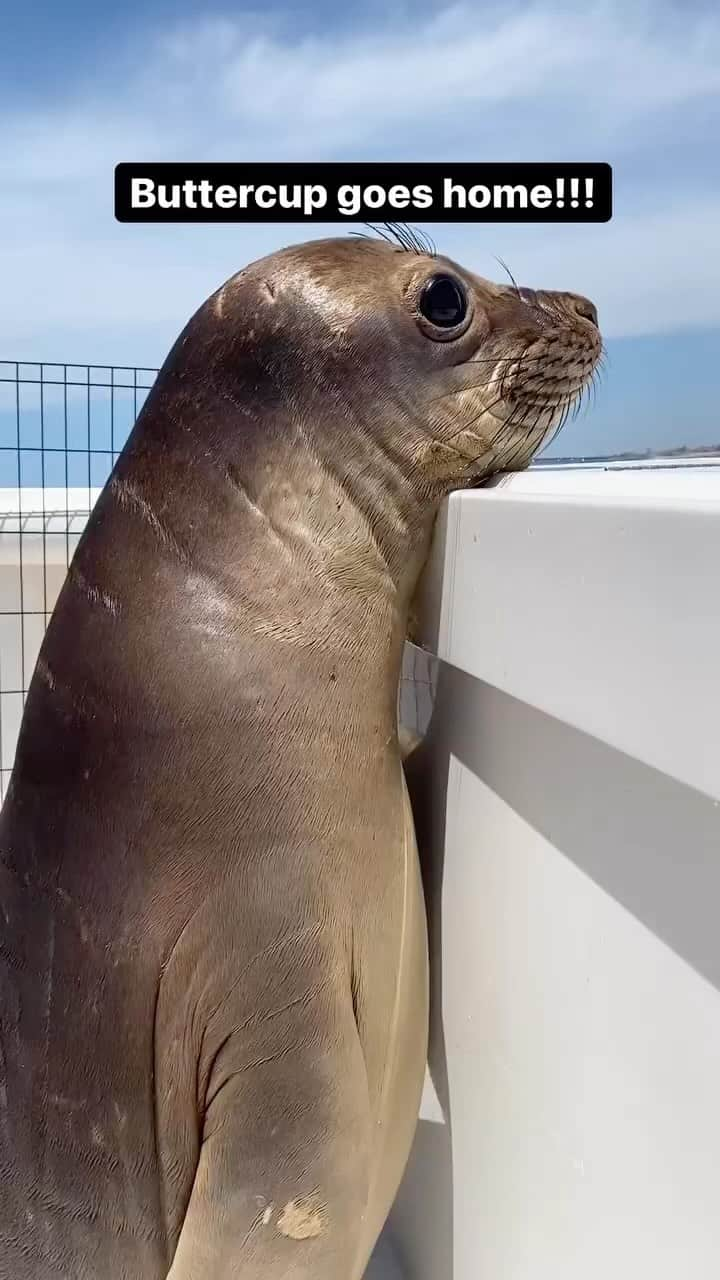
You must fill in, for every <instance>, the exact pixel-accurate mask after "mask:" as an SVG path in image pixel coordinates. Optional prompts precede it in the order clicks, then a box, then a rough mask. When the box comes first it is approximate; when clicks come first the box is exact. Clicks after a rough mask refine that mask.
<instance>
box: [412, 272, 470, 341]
mask: <svg viewBox="0 0 720 1280" xmlns="http://www.w3.org/2000/svg"><path fill="white" fill-rule="evenodd" d="M419 306H420V312H421V314H422V315H423V316H424V317H425V319H426V320H429V322H430V324H433V325H435V326H436V327H437V328H438V329H455V328H456V327H457V326H458V325H459V324H462V322H463V320H464V319H465V316H466V315H467V309H468V301H467V294H466V293H465V290H464V288H463V286H462V285H461V283H460V281H459V280H455V279H454V278H453V277H452V276H433V278H432V280H428V282H427V284H426V285H425V287H424V288H423V291H422V293H421V294H420V301H419Z"/></svg>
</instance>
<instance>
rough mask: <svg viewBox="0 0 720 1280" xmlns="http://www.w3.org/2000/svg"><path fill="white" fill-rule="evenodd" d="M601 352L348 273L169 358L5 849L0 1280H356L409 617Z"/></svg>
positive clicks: (302, 259) (418, 288)
mask: <svg viewBox="0 0 720 1280" xmlns="http://www.w3.org/2000/svg"><path fill="white" fill-rule="evenodd" d="M448 282H450V283H449V284H448ZM453 288H454V289H455V294H454V295H453ZM438 290H439V292H438ZM433 291H434V300H433ZM461 312H462V315H461V314H460V313H461ZM449 320H450V321H451V323H448V321H449ZM599 349H600V340H599V337H598V334H597V328H596V322H595V318H594V315H593V314H592V308H590V304H588V303H586V302H585V301H584V300H583V299H577V298H575V297H574V296H573V295H560V294H556V295H534V294H533V295H530V294H529V293H527V292H526V291H518V290H516V289H514V288H513V289H509V288H506V287H504V286H496V285H490V284H489V283H487V282H484V281H479V280H477V278H475V277H473V276H471V275H470V274H469V273H467V272H464V271H462V270H461V269H460V268H459V267H456V266H455V265H454V264H451V263H448V262H447V261H446V260H444V259H437V258H434V257H432V256H430V255H425V254H421V253H405V252H400V251H398V250H397V249H394V248H392V247H391V246H390V245H388V244H385V243H380V242H376V241H367V242H366V241H352V240H343V241H325V242H322V241H318V242H314V243H311V244H309V245H305V246H299V247H296V248H293V249H289V250H285V251H283V252H282V253H279V254H276V255H273V257H272V258H270V259H266V260H264V261H263V262H260V263H257V264H255V265H254V266H253V267H251V268H248V269H247V270H246V271H245V272H242V273H240V275H239V276H236V277H234V278H233V280H231V281H229V282H228V284H227V285H225V286H224V287H223V289H222V290H220V291H219V292H218V293H217V294H216V295H214V296H213V297H212V298H211V299H210V300H209V301H208V303H206V304H205V305H204V306H203V307H202V308H201V309H200V311H199V312H198V313H197V315H196V316H195V317H194V318H193V320H192V321H191V322H190V324H189V325H188V327H187V329H186V331H185V332H184V334H183V335H181V337H180V339H179V340H178V342H177V343H176V345H175V347H174V348H173V351H172V352H171V353H170V356H169V357H168V360H167V361H166V364H165V366H164V368H163V370H162V371H161V373H160V376H159V378H158V381H157V383H156V385H155V387H154V388H153V390H152V392H151V394H150V396H149V397H148V400H147V403H146V405H145V407H144V409H143V411H142V413H141V415H140V417H139V419H138V422H137V424H136V426H135V429H134V431H133V433H132V435H131V437H130V439H129V441H128V444H127V446H126V448H125V449H124V451H123V453H122V455H121V457H120V459H119V460H118V463H117V465H116V467H115V469H114V471H113V474H112V476H111V479H110V481H109V483H108V485H107V486H106V488H105V490H104V491H103V493H102V495H101V497H100V499H99V501H98V503H97V505H96V507H95V510H94V511H93V513H92V515H91V518H90V520H89V522H88V525H87V528H86V531H85V533H84V535H83V537H82V540H81V542H80V545H79V547H78V550H77V552H76V555H75V557H74V560H73V563H72V566H71V569H70V572H69V574H68V578H67V580H66V583H65V585H64V587H63V590H62V592H61V595H60V598H59V600H58V603H57V606H56V608H55V612H54V614H53V618H52V620H51V623H50V626H49V628H48V631H47V634H46V637H45V641H44V644H43V648H42V651H41V655H40V659H39V661H38V665H37V668H36V671H35V674H34V677H33V681H32V684H31V688H30V692H29V695H28V700H27V705H26V709H25V715H24V719H23V724H22V729H21V734H20V739H19V744H18V751H17V757H16V762H15V768H14V771H13V775H12V780H11V784H10V787H9V791H8V795H7V798H6V801H5V805H4V807H3V810H2V815H1V817H0V857H1V861H0V905H1V907H2V918H1V920H0V1036H1V1039H0V1048H1V1050H2V1053H1V1056H0V1072H1V1075H0V1168H1V1170H2V1180H1V1181H0V1280H60V1278H61V1277H72V1280H110V1278H111V1277H112V1280H121V1278H122V1280H160V1278H161V1277H167V1276H169V1277H171V1278H172V1280H200V1277H205V1276H208V1277H213V1280H226V1278H227V1280H229V1277H231V1276H232V1277H233V1278H234V1280H260V1278H262V1280H273V1277H277V1278H278V1280H280V1277H282V1278H283V1280H310V1277H312V1278H313V1280H340V1278H342V1280H358V1277H360V1276H361V1275H362V1273H363V1270H364V1268H365V1265H366V1263H367V1260H368V1257H369V1255H370V1252H371V1250H372V1247H373V1244H374V1242H375V1239H376V1237H377V1235H378V1233H379V1231H380V1229H381V1226H382V1223H383V1221H384V1218H385V1216H386V1214H387V1212H388V1209H389V1207H390V1204H391V1201H392V1198H393V1195H394V1193H395V1190H396V1187H397V1184H398V1182H399V1179H400V1177H401V1174H402V1170H403V1167H404V1164H405V1161H406V1158H407V1154H408V1151H409V1147H410V1143H411V1140H412V1136H413V1130H414V1126H415V1121H416V1116H417V1110H418V1103H419V1097H420V1091H421V1087H422V1080H423V1074H424V1065H425V1055H426V1037H427V957H426V942H425V921H424V911H423V902H422V891H421V886H420V879H419V872H418V863H417V853H416V848H415V842H414V835H413V827H412V819H411V815H410V810H409V805H408V800H407V793H406V790H405V785H404V780H403V774H402V766H401V760H400V750H399V745H398V735H397V724H396V696H397V684H398V677H399V670H400V661H401V655H402V646H403V639H404V634H405V628H406V622H407V613H408V607H409V603H410V599H411V596H412V592H413V589H414V586H415V583H416V581H417V577H418V574H419V572H420V569H421V567H422V563H423V560H424V558H425V555H426V553H427V549H428V545H429V539H430V534H431V530H432V524H433V519H434V516H435V513H436V510H437V506H438V504H439V502H440V500H441V499H442V497H443V496H444V494H445V493H447V491H448V490H449V489H450V488H452V487H456V486H458V485H463V484H470V483H473V482H475V481H476V480H477V479H478V477H481V476H482V475H485V474H487V473H488V472H489V471H491V470H493V469H501V468H502V467H504V466H507V465H524V464H525V462H527V460H528V458H529V457H530V456H531V455H532V453H533V452H534V451H535V450H536V449H537V447H538V446H539V444H540V443H541V442H542V440H543V439H545V438H546V437H547V433H548V431H549V430H550V429H551V427H552V426H553V424H554V423H556V422H557V420H558V418H559V416H560V414H561V413H562V411H563V409H564V408H565V406H566V405H567V404H569V403H570V401H571V400H572V399H573V398H575V397H576V396H577V395H578V393H579V392H580V390H581V388H582V387H583V386H584V385H585V383H586V382H587V380H588V378H589V376H590V374H591V372H592V369H593V367H594V365H595V362H596V360H597V357H598V354H599ZM498 406H501V407H502V408H501V412H499V410H498ZM503 424H504V426H503Z"/></svg>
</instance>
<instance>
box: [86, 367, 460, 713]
mask: <svg viewBox="0 0 720 1280" xmlns="http://www.w3.org/2000/svg"><path fill="white" fill-rule="evenodd" d="M320 393H321V396H322V411H321V407H320V403H318V404H317V406H316V407H314V411H313V405H312V400H311V401H310V404H309V405H308V404H307V403H306V404H305V412H304V414H302V415H301V414H299V413H297V412H296V411H294V410H293V406H288V405H287V404H285V403H283V402H278V403H276V404H274V405H272V404H271V405H266V406H264V407H263V411H262V415H261V416H258V410H257V408H255V407H254V406H255V404H256V403H257V401H256V400H254V399H253V397H252V396H251V395H250V394H248V395H247V396H245V395H243V394H238V395H234V396H233V402H232V403H228V394H227V392H226V391H225V390H223V391H222V392H219V391H218V389H217V388H216V387H214V386H213V385H212V384H211V383H210V384H205V385H204V386H203V387H202V389H201V390H200V392H198V387H197V383H195V384H194V386H193V390H192V395H193V403H192V412H190V411H189V408H190V406H189V405H187V404H185V403H184V402H183V397H184V394H185V393H184V392H183V389H182V386H180V385H179V384H177V383H176V382H174V381H173V380H172V379H167V380H166V382H165V385H164V388H158V394H152V395H151V397H150V398H149V400H148V403H147V406H146V408H145V410H144V411H143V414H142V415H141V418H140V419H139V421H138V424H137V426H136V428H135V430H134V432H133V434H132V436H131V437H130V440H129V442H128V445H127V446H126V448H125V450H124V452H123V454H122V456H121V458H120V460H119V462H118V464H117V467H116V469H115V472H114V474H113V477H112V478H111V481H110V483H109V485H108V486H107V488H106V490H105V492H104V493H103V495H102V497H101V499H100V502H99V503H98V507H97V508H96V514H95V516H94V517H93V519H92V520H91V523H90V525H89V526H88V536H87V540H86V542H85V543H84V545H82V546H81V548H80V549H79V552H78V556H77V571H78V572H76V575H75V576H76V579H77V578H78V574H79V575H80V580H82V579H84V580H85V581H86V582H89V583H90V589H92V581H91V578H92V574H93V573H95V574H96V575H99V576H100V577H101V578H102V587H103V590H104V591H105V592H106V593H107V594H108V595H109V596H110V598H111V600H113V601H114V602H116V604H117V608H116V613H115V617H114V618H113V622H112V626H113V630H114V634H115V637H116V640H117V652H118V661H120V660H121V659H122V653H123V648H122V638H121V637H122V633H123V629H128V628H129V629H130V631H131V632H133V639H132V646H133V647H134V649H135V651H137V650H138V647H142V646H145V645H150V646H153V645H154V646H155V647H157V646H158V645H160V646H161V647H162V648H164V649H166V647H167V645H172V646H173V647H174V648H179V649H181V650H182V653H183V665H184V667H185V669H186V671H187V673H188V681H187V685H186V687H183V688H180V689H178V691H177V696H178V697H179V698H183V697H185V698H187V699H189V700H190V701H192V699H193V697H194V696H195V690H196V688H197V687H198V685H199V684H200V685H203V684H205V686H206V687H205V692H206V696H207V697H208V698H212V699H213V700H214V699H216V698H217V697H218V694H219V693H222V697H223V699H224V706H225V709H226V711H227V709H228V708H229V707H230V705H231V704H232V702H233V700H234V699H238V700H239V702H242V701H243V699H246V698H247V697H248V692H247V690H248V687H249V686H252V687H254V688H257V687H259V686H262V684H263V677H262V675H261V674H259V668H263V669H264V670H265V672H266V683H267V682H271V683H272V684H273V686H274V687H276V688H277V689H278V697H279V698H280V699H281V700H282V698H283V697H286V698H287V701H288V704H290V703H291V702H292V700H293V699H297V697H298V689H299V690H300V696H301V697H304V693H303V691H306V690H307V688H308V687H309V686H312V684H313V683H314V682H315V681H321V682H325V683H324V687H326V688H329V689H330V686H329V685H328V684H327V681H328V680H329V681H331V682H334V683H333V686H332V689H331V693H332V698H331V699H330V701H329V702H328V709H330V708H332V710H333V714H337V715H341V716H342V715H343V714H345V713H346V712H347V714H348V715H350V714H352V715H353V716H355V717H357V714H358V708H357V703H358V689H361V690H362V699H363V702H364V705H365V708H366V709H367V714H368V717H369V718H370V719H372V720H373V722H374V723H375V724H376V725H377V723H378V722H382V724H383V726H384V727H386V728H387V732H388V735H393V734H394V733H395V729H396V699H397V687H398V681H399V674H400V664H401V660H402V650H403V643H404V639H405V635H406V632H407V619H408V609H409V604H410V600H411V597H412V594H413V591H414V588H415V585H416V583H417V579H418V577H419V574H420V571H421V569H422V566H423V564H424V561H425V559H426V557H427V554H428V550H429V544H430V538H431V534H432V527H433V522H434V518H435V515H436V512H437V507H438V504H439V501H440V499H441V497H442V494H441V492H439V491H438V493H437V494H435V495H433V496H432V498H431V499H429V497H428V493H427V489H426V487H425V488H424V487H423V485H422V484H421V483H420V481H419V479H418V477H416V476H413V474H412V463H411V462H408V457H409V456H410V454H411V452H412V450H408V448H407V447H403V449H402V453H400V452H399V451H396V450H394V449H393V448H392V447H388V448H386V447H385V446H384V445H383V444H382V443H378V434H379V433H378V431H377V426H375V430H374V431H371V430H370V426H369V424H367V425H366V424H365V423H364V422H363V420H362V415H361V414H359V413H358V412H357V411H356V410H355V409H353V407H352V404H353V402H352V398H351V397H347V396H343V395H340V394H337V393H336V392H335V391H333V389H332V388H330V389H328V387H327V386H325V387H322V388H320ZM198 396H199V397H200V402H199V401H198ZM214 424H217V425H216V426H215V425H214ZM389 425H390V426H392V424H389ZM398 429H399V430H402V431H405V432H406V433H407V432H410V433H412V430H413V429H412V426H411V425H409V424H408V423H401V424H399V426H398ZM388 434H390V435H392V433H390V432H389V433H388ZM406 444H407V441H406ZM417 444H418V447H420V446H421V445H422V439H421V437H420V435H418V441H417ZM425 483H426V482H425ZM128 522H130V523H131V525H132V528H129V527H128ZM129 544H132V546H133V548H137V555H138V557H139V559H140V560H141V561H142V562H143V563H145V564H147V565H148V566H149V567H151V570H150V573H149V575H148V576H149V578H151V579H152V598H150V597H149V596H148V597H146V598H145V599H144V603H143V606H142V607H141V608H138V607H137V605H136V606H135V613H134V615H131V614H130V612H129V609H128V608H126V607H124V599H123V597H124V595H125V589H124V583H123V573H124V572H126V571H127V566H126V565H125V568H123V566H122V564H121V563H120V560H119V556H118V551H117V548H119V547H120V548H122V547H123V546H125V547H127V546H128V545H129ZM113 547H114V548H115V550H114V551H113ZM141 594H142V593H141ZM135 597H136V593H135V592H133V596H132V599H133V600H134V599H135ZM128 598H129V593H128ZM148 608H153V609H154V611H155V612H156V613H158V614H159V615H161V616H162V618H163V628H162V629H160V630H159V629H158V627H157V626H147V617H146V616H145V610H146V609H148ZM248 653H249V654H251V656H252V664H253V665H252V670H250V669H249V668H248V666H247V661H246V660H245V659H244V658H243V655H245V658H247V655H248ZM158 657H159V655H158V654H156V653H153V652H148V653H147V654H146V658H147V661H149V662H151V663H152V662H155V661H156V659H157V658H158ZM177 665H178V664H177V663H176V664H175V665H174V667H173V670H174V671H175V672H176V674H177ZM193 672H197V675H198V678H197V680H195V679H194V678H193V674H192V673H193ZM208 679H211V681H212V684H211V688H210V689H208V688H207V685H206V682H207V680H208ZM223 682H224V683H225V685H226V687H225V688H224V689H222V685H223ZM181 683H183V682H181ZM219 685H220V686H221V687H220V688H219V687H218V686H219ZM343 690H345V697H346V701H347V708H344V707H343V705H342V698H343ZM276 705H277V704H276Z"/></svg>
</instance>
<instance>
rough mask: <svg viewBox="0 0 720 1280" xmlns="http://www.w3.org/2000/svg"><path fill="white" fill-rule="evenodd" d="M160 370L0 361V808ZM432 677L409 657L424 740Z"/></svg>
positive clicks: (415, 716)
mask: <svg viewBox="0 0 720 1280" xmlns="http://www.w3.org/2000/svg"><path fill="white" fill-rule="evenodd" d="M156 374H157V370H156V369H151V368H141V367H139V366H137V367H135V366H122V365H77V364H51V363H42V362H38V361H16V360H10V361H8V360H5V361H0V799H1V798H2V797H3V796H4V795H5V789H6V786H7V783H8V780H9V778H10V772H11V770H12V764H13V759H14V756H15V747H16V743H17V735H18V730H19V728H20V721H21V718H22V711H23V707H24V705H25V697H26V694H27V690H28V686H29V683H30V679H31V677H32V674H33V671H34V669H35V663H36V660H37V656H38V653H39V650H40V645H41V644H42V639H43V635H44V633H45V628H46V626H47V624H48V622H49V620H50V615H51V613H52V610H53V607H54V604H55V601H56V599H57V596H58V593H59V591H60V588H61V586H62V584H63V582H64V580H65V575H66V573H67V569H68V566H69V564H70V561H71V559H72V556H73V553H74V551H75V547H76V546H77V543H78V540H79V537H80V534H81V533H82V531H83V529H84V527H85V523H86V521H87V518H88V515H89V514H90V511H91V510H92V507H93V505H94V503H95V501H96V499H97V497H98V494H99V493H100V490H101V489H102V487H103V485H104V483H105V481H106V479H107V477H108V475H109V474H110V471H111V470H112V467H113V464H114V462H115V459H116V458H117V456H118V453H119V452H120V450H121V449H122V447H123V445H124V443H125V441H126V439H127V437H128V435H129V433H130V430H131V428H132V426H133V424H134V422H135V419H136V418H137V415H138V413H139V412H140V409H141V408H142V405H143V403H144V401H145V397H146V396H147V393H148V391H149V390H150V387H151V386H152V384H153V382H154V380H155V377H156ZM434 681H435V672H434V666H433V660H432V658H431V656H430V655H429V654H424V653H423V652H422V651H421V650H419V649H415V648H411V647H409V646H408V649H407V651H406V653H405V658H404V662H403V672H402V679H401V686H400V707H401V715H402V719H403V722H404V723H405V724H406V725H407V726H408V727H409V728H411V729H413V730H414V731H415V732H417V733H422V732H424V730H425V728H426V727H427V723H428V720H429V717H430V710H431V708H432V698H433V691H434Z"/></svg>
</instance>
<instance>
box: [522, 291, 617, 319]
mask: <svg viewBox="0 0 720 1280" xmlns="http://www.w3.org/2000/svg"><path fill="white" fill-rule="evenodd" d="M517 292H518V294H519V295H520V297H521V298H522V300H523V302H526V303H527V304H528V306H530V307H533V308H535V309H536V310H538V311H543V312H548V313H549V314H550V315H555V316H557V315H558V312H560V313H563V312H564V313H565V314H567V316H568V317H569V318H570V320H573V321H575V320H578V319H579V320H588V321H589V322H590V324H592V325H593V326H594V327H595V328H596V329H597V328H598V313H597V307H596V306H595V303H594V302H591V301H590V299H589V298H585V297H583V295H582V294H581V293H556V292H552V291H550V290H547V289H540V290H535V289H525V288H523V289H518V291H517Z"/></svg>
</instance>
